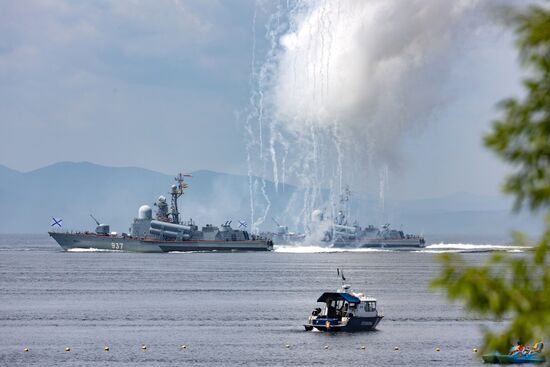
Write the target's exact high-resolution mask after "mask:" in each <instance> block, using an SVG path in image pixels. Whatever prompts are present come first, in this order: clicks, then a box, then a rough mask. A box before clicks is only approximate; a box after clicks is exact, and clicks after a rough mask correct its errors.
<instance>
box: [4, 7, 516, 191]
mask: <svg viewBox="0 0 550 367" xmlns="http://www.w3.org/2000/svg"><path fill="white" fill-rule="evenodd" d="M428 2H429V1H428ZM471 2H475V0H471ZM0 3H1V8H2V12H0V128H1V129H0V131H1V132H2V133H1V134H0V164H2V165H5V166H7V167H9V168H12V169H16V170H19V171H30V170H33V169H36V168H40V167H43V166H45V165H49V164H52V163H55V162H59V161H91V162H94V163H98V164H103V165H109V166H136V167H143V168H148V169H152V170H156V171H160V172H163V173H169V174H172V173H175V172H179V171H193V170H198V169H210V170H214V171H221V172H229V173H239V174H246V173H247V169H248V168H247V163H246V161H247V156H246V154H247V151H246V146H247V144H248V143H249V141H248V139H254V137H252V138H251V137H250V136H249V135H248V134H247V133H246V132H245V126H244V124H243V120H245V118H243V116H245V115H246V113H247V112H246V111H247V108H249V103H250V102H249V101H250V98H251V93H252V92H253V90H254V87H253V86H252V87H251V85H252V84H253V83H254V78H253V77H251V75H253V74H252V70H253V67H252V65H253V62H254V66H255V67H256V66H258V65H262V60H264V54H265V52H266V51H267V50H269V49H270V42H271V41H272V39H270V33H269V31H270V29H271V30H272V29H273V28H270V26H269V22H270V21H271V20H272V18H273V14H278V13H277V5H278V6H279V12H281V10H280V8H281V7H282V8H283V11H282V12H283V13H284V6H285V4H287V2H286V1H281V2H268V1H261V0H260V1H258V2H256V1H254V0H239V1H216V0H201V1H190V0H181V1H177V0H158V1H138V0H118V1H86V2H75V1H64V0H55V1H53V0H52V1H48V0H29V1H25V2H22V1H16V0H13V1H9V0H0ZM305 3H306V6H307V1H305ZM347 3H349V1H348V2H346V1H344V2H343V4H344V5H346V4H347ZM411 4H413V5H412V6H414V4H420V5H419V6H421V5H422V4H423V2H422V1H415V2H411ZM406 11H410V10H407V9H404V10H403V12H405V16H406ZM296 19H298V21H299V20H300V19H301V18H299V17H296ZM382 21H383V20H382ZM390 26H391V23H390ZM441 26H445V25H444V24H443V25H441ZM396 27H397V28H398V25H396ZM473 28H474V29H472V30H469V31H468V32H467V33H463V34H462V37H457V38H456V39H452V40H451V44H450V45H448V46H447V47H445V49H444V50H445V52H447V53H448V54H447V55H446V58H445V59H444V60H445V63H444V64H443V66H442V64H441V63H439V64H438V66H437V68H434V69H433V73H430V70H429V69H428V67H429V66H430V64H427V65H426V66H425V67H424V69H423V70H422V72H423V74H422V75H427V77H426V79H420V82H421V83H420V84H418V85H419V87H418V90H419V93H420V92H421V91H422V90H424V91H429V89H430V88H435V89H434V90H433V94H434V95H437V97H438V98H437V104H436V106H435V107H433V106H431V107H430V111H429V113H428V114H426V115H425V116H424V115H422V122H421V123H415V124H414V126H412V127H410V128H407V129H406V130H403V133H401V134H399V135H398V136H396V139H395V140H393V141H391V143H390V144H389V145H388V143H386V148H387V149H389V150H391V151H392V152H393V151H394V152H395V156H394V158H393V160H394V161H397V163H394V164H392V166H391V167H390V174H389V177H388V181H389V193H391V194H392V195H393V196H394V197H397V198H423V197H433V196H444V195H449V194H452V193H455V192H463V191H466V192H471V193H476V194H483V195H497V194H498V193H499V185H500V183H501V182H502V179H503V177H504V175H505V173H506V172H507V167H506V166H505V165H504V164H503V163H502V162H500V161H499V160H498V159H497V158H496V157H495V156H494V155H493V154H492V153H491V152H489V151H488V150H487V149H486V148H484V147H483V144H482V136H483V134H484V133H486V132H487V131H489V130H490V126H491V121H492V120H494V119H495V118H497V117H499V111H498V110H497V108H496V104H497V102H498V101H499V100H501V99H503V98H506V97H510V96H519V95H521V87H520V81H521V78H522V71H521V69H520V67H519V60H518V55H517V52H516V50H515V48H514V43H513V37H512V36H511V34H510V32H509V30H507V29H506V28H505V27H503V26H502V24H501V23H499V21H498V20H497V17H496V16H490V15H488V16H486V17H484V18H483V20H482V21H481V24H476V25H475V27H473ZM298 29H299V28H298ZM465 29H466V28H465V27H464V26H463V27H462V28H460V29H459V32H465V31H464V30H465ZM266 32H267V34H266ZM283 33H284V32H283ZM435 35H436V36H437V33H435ZM335 42H336V41H335ZM264 65H265V64H264ZM438 73H443V74H444V75H441V77H440V75H439V74H438ZM366 79H367V80H366V81H365V83H368V81H369V80H368V76H367V77H366ZM424 80H425V83H424ZM277 93H280V92H277ZM291 156H292V155H291ZM293 159H297V158H296V157H294V158H293ZM253 173H254V174H261V173H259V172H253ZM270 178H271V177H270Z"/></svg>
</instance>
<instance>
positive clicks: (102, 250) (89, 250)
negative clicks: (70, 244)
mask: <svg viewBox="0 0 550 367" xmlns="http://www.w3.org/2000/svg"><path fill="white" fill-rule="evenodd" d="M67 252H121V251H120V250H106V249H100V248H70V249H68V250H67Z"/></svg>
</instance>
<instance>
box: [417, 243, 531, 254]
mask: <svg viewBox="0 0 550 367" xmlns="http://www.w3.org/2000/svg"><path fill="white" fill-rule="evenodd" d="M530 248H531V247H529V246H514V245H491V244H473V243H433V244H431V245H428V246H426V247H425V248H423V249H418V250H416V252H428V253H440V252H492V251H505V252H524V251H527V250H529V249H530Z"/></svg>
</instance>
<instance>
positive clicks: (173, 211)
mask: <svg viewBox="0 0 550 367" xmlns="http://www.w3.org/2000/svg"><path fill="white" fill-rule="evenodd" d="M184 177H193V176H191V175H186V174H183V173H178V175H177V176H176V177H175V178H174V179H175V180H176V182H177V183H178V184H177V185H172V190H171V191H170V196H171V197H172V203H171V207H170V215H171V216H172V223H176V224H179V223H180V212H179V210H178V199H179V197H180V196H182V195H183V191H184V190H185V189H186V188H188V187H189V185H188V184H187V183H186V182H185V179H184Z"/></svg>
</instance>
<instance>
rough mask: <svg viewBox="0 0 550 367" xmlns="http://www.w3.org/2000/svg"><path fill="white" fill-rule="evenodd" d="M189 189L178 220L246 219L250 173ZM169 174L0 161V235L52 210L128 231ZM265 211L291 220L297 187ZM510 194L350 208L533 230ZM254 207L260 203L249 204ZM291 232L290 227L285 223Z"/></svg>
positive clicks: (367, 216) (482, 230)
mask: <svg viewBox="0 0 550 367" xmlns="http://www.w3.org/2000/svg"><path fill="white" fill-rule="evenodd" d="M188 182H189V185H190V188H189V189H188V191H187V192H186V193H185V195H184V196H183V198H182V199H180V204H181V205H180V206H181V211H182V216H183V218H184V219H187V218H189V217H192V218H193V219H194V220H195V221H196V222H197V223H198V224H199V225H202V224H206V223H212V224H220V223H223V222H225V221H226V220H233V221H234V223H237V221H238V220H245V221H249V218H250V201H249V178H248V177H247V176H240V175H232V174H226V173H218V172H212V171H206V170H201V171H196V172H193V177H192V178H190V179H189V180H188ZM173 183H174V179H173V177H172V176H169V175H165V174H162V173H159V172H155V171H151V170H147V169H143V168H136V167H106V166H100V165H97V164H93V163H89V162H77V163H75V162H61V163H56V164H53V165H50V166H47V167H43V168H40V169H37V170H34V171H31V172H27V173H22V172H18V171H15V170H12V169H9V168H7V167H4V166H2V165H0V208H1V210H0V233H44V232H46V231H47V230H48V229H50V224H51V218H52V216H55V217H60V218H63V224H64V226H65V228H67V229H90V230H92V229H93V228H94V227H95V223H94V222H93V221H92V219H91V218H90V216H89V215H90V214H94V215H95V216H96V217H97V218H98V219H100V221H102V222H105V223H109V224H111V228H112V230H115V231H119V232H122V231H127V230H128V227H129V226H130V223H131V221H132V219H133V218H134V217H135V216H136V215H137V210H138V208H139V206H140V205H142V204H149V205H151V206H152V204H153V203H154V201H155V200H156V199H157V198H158V196H159V195H165V196H167V192H168V189H169V187H170V185H172V184H173ZM265 184H266V186H265V191H266V193H267V195H268V197H269V198H270V200H271V209H270V211H269V213H268V215H267V217H266V221H265V222H264V224H263V225H262V226H261V228H262V229H263V230H274V229H275V226H274V223H273V222H272V220H271V218H272V217H274V218H277V220H279V221H280V222H282V223H285V224H287V225H291V223H292V221H291V220H290V219H289V218H285V212H286V211H285V209H287V206H288V203H289V201H290V200H292V197H293V195H294V196H295V197H296V196H297V195H298V196H299V194H300V190H299V189H298V188H296V187H295V186H292V185H285V186H283V187H281V186H279V187H278V190H276V189H275V185H274V184H273V183H272V182H270V181H266V182H265ZM510 206H511V203H510V200H508V199H505V198H503V197H489V196H480V195H474V194H470V193H456V194H453V195H450V196H447V197H443V198H430V199H423V200H408V201H391V200H389V201H387V205H386V208H385V210H384V212H383V213H382V212H381V210H380V208H379V205H378V203H377V201H376V199H374V198H371V197H368V196H365V195H356V196H354V200H353V206H352V213H353V214H354V216H355V217H356V218H357V219H358V221H359V223H360V224H362V225H365V224H367V223H372V224H381V221H383V220H384V221H386V220H387V221H391V223H392V225H393V226H394V227H401V225H402V226H403V229H404V230H405V232H410V233H420V232H422V233H424V234H426V235H434V236H437V237H445V236H447V237H449V236H453V237H454V238H459V239H460V238H461V236H464V238H473V237H475V236H478V237H487V236H488V237H490V236H497V237H499V238H502V237H503V236H507V235H508V234H509V232H510V231H511V230H512V229H519V230H523V231H525V232H527V233H529V234H536V233H539V232H540V230H541V228H542V219H541V218H540V217H535V216H531V215H529V214H525V213H523V214H520V215H514V214H512V213H511V212H510ZM256 210H257V213H256V214H258V213H259V209H256ZM291 230H292V228H291Z"/></svg>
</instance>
